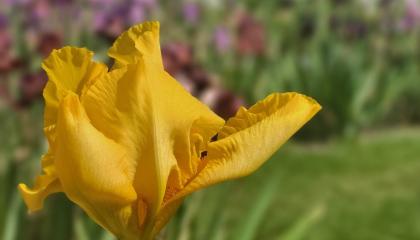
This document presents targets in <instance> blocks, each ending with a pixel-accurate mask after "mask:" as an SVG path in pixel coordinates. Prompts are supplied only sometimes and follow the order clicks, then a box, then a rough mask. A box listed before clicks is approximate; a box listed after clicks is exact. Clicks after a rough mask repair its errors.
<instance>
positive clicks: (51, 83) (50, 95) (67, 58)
mask: <svg viewBox="0 0 420 240" xmlns="http://www.w3.org/2000/svg"><path fill="white" fill-rule="evenodd" d="M92 56H93V53H92V52H91V51H89V50H87V49H85V48H75V47H64V48H62V49H59V50H54V51H53V52H52V53H51V54H50V56H49V57H48V58H47V59H45V60H44V62H43V63H42V68H43V69H44V70H45V72H46V73H47V75H48V83H47V85H46V86H45V89H44V99H45V113H44V119H45V120H44V121H45V124H44V126H45V127H48V126H50V125H51V124H54V123H55V122H56V120H57V108H58V105H59V103H60V100H61V99H62V98H63V97H64V96H65V95H66V94H67V92H68V91H71V92H74V93H76V94H78V95H81V94H83V93H84V91H86V89H87V88H88V87H89V86H90V85H91V84H92V83H93V82H94V81H95V80H96V79H97V78H99V77H100V76H102V75H103V74H105V73H106V72H107V67H106V66H105V65H104V64H102V63H96V62H93V61H92Z"/></svg>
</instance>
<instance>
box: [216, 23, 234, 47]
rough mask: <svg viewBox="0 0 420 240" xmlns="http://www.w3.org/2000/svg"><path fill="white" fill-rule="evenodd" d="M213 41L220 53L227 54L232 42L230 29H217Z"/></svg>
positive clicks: (222, 27)
mask: <svg viewBox="0 0 420 240" xmlns="http://www.w3.org/2000/svg"><path fill="white" fill-rule="evenodd" d="M213 41H214V44H215V46H216V49H217V51H218V52H219V53H224V52H226V51H227V50H228V49H229V47H230V45H231V41H232V39H231V36H230V32H229V29H227V28H226V27H224V26H219V27H217V28H216V30H215V31H214V35H213Z"/></svg>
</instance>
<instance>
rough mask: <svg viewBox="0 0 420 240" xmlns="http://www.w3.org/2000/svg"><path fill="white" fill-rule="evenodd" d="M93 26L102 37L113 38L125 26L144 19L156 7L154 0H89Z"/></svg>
mask: <svg viewBox="0 0 420 240" xmlns="http://www.w3.org/2000/svg"><path fill="white" fill-rule="evenodd" d="M90 3H91V6H92V8H93V14H94V19H93V22H94V28H95V30H96V31H97V32H99V33H101V34H102V35H103V36H104V37H106V38H109V39H110V40H113V39H114V38H115V37H117V36H118V35H119V34H120V33H121V32H122V31H123V30H124V29H125V28H126V27H127V26H130V25H134V24H137V23H139V22H142V21H144V20H146V18H147V16H148V14H149V12H150V11H152V10H153V9H154V8H155V7H156V1H155V0H125V1H118V2H116V1H109V0H104V1H99V0H91V2H90Z"/></svg>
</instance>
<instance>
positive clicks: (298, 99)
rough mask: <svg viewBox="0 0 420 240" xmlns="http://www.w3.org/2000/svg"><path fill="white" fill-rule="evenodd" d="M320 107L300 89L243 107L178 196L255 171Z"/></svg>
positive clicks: (221, 131)
mask: <svg viewBox="0 0 420 240" xmlns="http://www.w3.org/2000/svg"><path fill="white" fill-rule="evenodd" d="M320 109H321V107H320V105H319V104H318V103H317V102H316V101H315V100H313V99H311V98H309V97H306V96H304V95H300V94H297V93H283V94H280V93H275V94H271V95H270V96H268V97H267V98H265V99H264V100H262V101H260V102H258V103H257V104H255V105H254V106H252V107H251V108H250V109H249V110H247V109H245V108H241V109H239V111H238V112H237V114H236V116H235V117H233V118H231V119H229V120H228V121H227V123H226V125H225V126H224V127H223V128H222V129H221V130H220V131H219V133H218V140H217V141H215V142H211V143H209V144H208V148H207V157H206V158H205V160H204V162H203V169H202V170H201V171H200V172H199V173H198V174H197V176H196V177H195V178H194V179H192V180H191V182H189V184H188V185H187V186H186V187H185V188H184V189H183V190H182V191H180V192H179V193H178V194H177V195H176V196H175V197H174V199H177V198H180V197H183V196H185V195H187V194H189V193H191V192H193V191H196V190H198V189H201V188H204V187H207V186H209V185H212V184H215V183H219V182H222V181H225V180H228V179H234V178H238V177H242V176H245V175H248V174H250V173H252V172H253V171H255V170H256V169H258V168H259V167H260V166H261V165H262V164H263V163H264V162H265V161H266V160H268V159H269V158H270V157H271V155H272V154H273V153H275V151H277V149H278V148H279V147H280V146H281V145H282V144H283V143H285V142H286V141H287V140H288V139H289V138H290V137H291V136H292V135H293V134H294V133H295V132H296V131H297V130H299V128H301V127H302V126H303V125H304V124H305V123H306V122H307V121H309V120H310V119H311V118H312V117H313V116H314V115H315V114H316V113H317V112H318V111H319V110H320Z"/></svg>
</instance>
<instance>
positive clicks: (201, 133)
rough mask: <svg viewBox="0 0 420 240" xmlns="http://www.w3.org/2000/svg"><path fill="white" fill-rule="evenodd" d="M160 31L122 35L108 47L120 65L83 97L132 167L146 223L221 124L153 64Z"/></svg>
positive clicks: (152, 26) (152, 27)
mask: <svg viewBox="0 0 420 240" xmlns="http://www.w3.org/2000/svg"><path fill="white" fill-rule="evenodd" d="M158 34H159V33H158V24H157V23H146V24H144V25H138V26H135V27H133V28H132V29H130V30H128V31H127V32H126V33H123V34H122V36H121V37H120V38H119V39H118V40H117V41H116V43H115V44H114V46H113V48H111V49H110V51H109V54H110V56H111V57H113V58H115V59H116V64H117V63H120V65H119V66H118V67H115V68H114V69H113V70H112V71H111V72H110V73H109V74H108V75H106V76H105V77H104V78H103V79H101V80H100V81H96V82H95V83H94V84H93V85H92V86H91V87H90V89H89V90H88V91H87V92H86V94H85V95H84V96H82V100H81V101H82V104H83V106H85V108H86V112H87V115H88V116H89V118H90V119H91V122H92V125H93V126H95V128H97V129H98V130H99V131H100V132H102V133H104V135H106V136H107V137H108V138H110V139H113V140H114V141H116V142H118V143H120V144H121V145H122V146H124V147H125V149H126V151H127V156H128V159H130V160H131V161H132V162H131V163H130V164H131V165H132V166H135V167H136V171H135V176H134V187H135V189H136V192H137V193H138V194H139V195H141V196H142V198H143V199H142V201H144V202H145V203H146V204H147V212H148V213H147V219H145V220H144V221H145V222H150V221H149V220H151V218H154V216H156V214H157V213H158V211H159V208H160V206H161V205H162V202H163V200H164V196H165V192H166V190H167V188H168V187H169V186H172V185H176V187H177V188H179V186H180V184H182V182H183V181H184V182H185V181H186V180H187V178H188V177H187V176H186V175H188V174H189V175H192V174H194V173H195V170H194V169H196V168H197V165H198V163H199V157H197V156H196V155H197V153H196V152H199V150H196V149H204V146H205V143H206V142H208V141H209V139H210V138H211V136H212V135H214V134H215V133H216V132H217V131H218V130H219V129H220V127H221V126H222V124H223V123H224V121H223V120H222V119H221V118H219V117H218V116H217V115H216V114H214V113H213V112H211V111H210V110H209V109H208V107H206V106H205V105H203V104H202V103H200V102H199V101H198V100H197V99H195V98H194V97H192V96H191V95H190V94H189V93H188V92H187V91H186V90H185V89H184V88H183V87H182V86H181V85H180V84H179V83H178V82H177V81H176V80H175V79H173V78H172V77H171V76H170V75H169V74H167V73H166V72H165V71H164V70H163V67H162V66H161V65H160V64H156V62H161V55H160V48H159V38H158ZM127 48H129V49H128V50H127ZM192 146H194V147H192ZM191 149H193V150H191ZM190 150H191V151H190ZM191 152H194V154H195V156H191ZM174 171H175V172H177V171H182V174H181V173H180V172H178V173H177V174H171V172H174ZM170 175H171V176H177V177H174V178H171V177H170ZM182 176H184V177H183V178H182ZM140 222H142V221H140Z"/></svg>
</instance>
